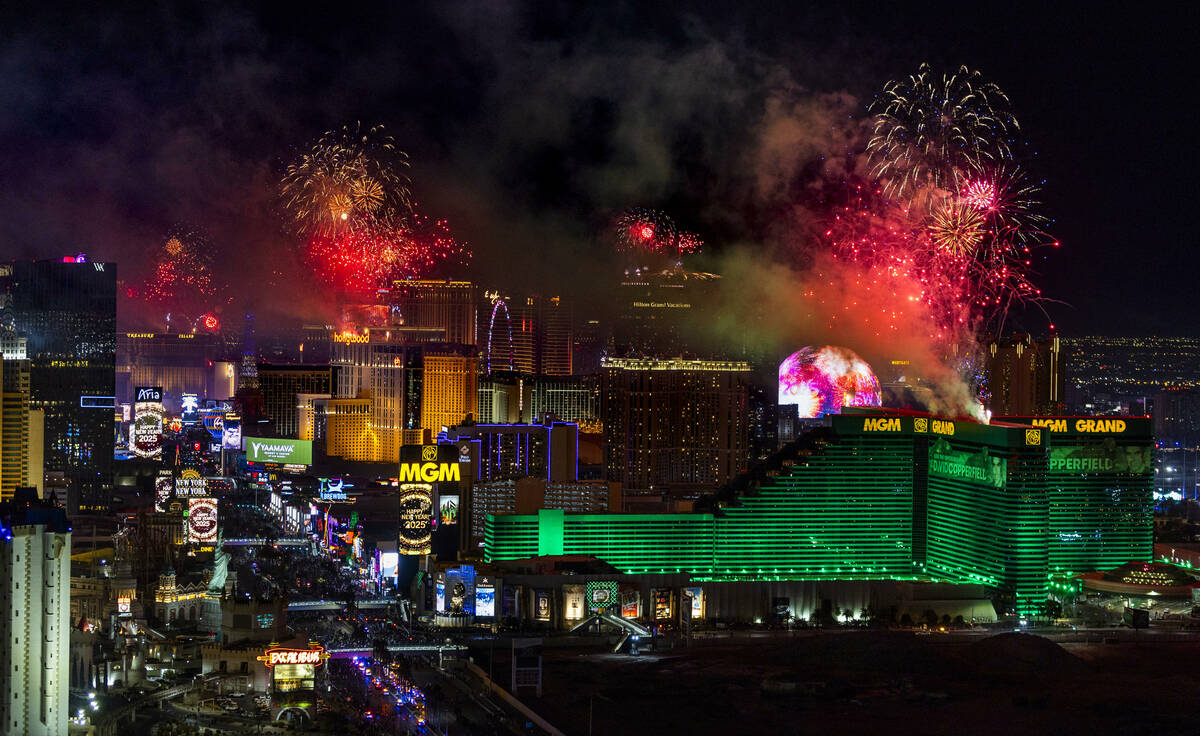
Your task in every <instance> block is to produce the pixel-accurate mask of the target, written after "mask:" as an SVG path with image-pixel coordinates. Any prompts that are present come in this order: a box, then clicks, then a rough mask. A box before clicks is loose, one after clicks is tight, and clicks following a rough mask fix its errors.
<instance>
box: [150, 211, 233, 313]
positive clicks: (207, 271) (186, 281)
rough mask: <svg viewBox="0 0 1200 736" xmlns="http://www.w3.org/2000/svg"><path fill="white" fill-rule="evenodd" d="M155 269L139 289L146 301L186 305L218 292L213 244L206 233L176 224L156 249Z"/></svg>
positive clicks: (184, 306)
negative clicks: (214, 275)
mask: <svg viewBox="0 0 1200 736" xmlns="http://www.w3.org/2000/svg"><path fill="white" fill-rule="evenodd" d="M153 264H154V267H153V271H152V272H151V274H150V277H149V279H147V281H146V282H145V284H144V285H143V287H142V288H141V289H140V290H136V291H137V293H139V294H140V295H141V296H142V297H144V298H145V299H146V301H148V302H151V303H153V304H156V305H160V306H165V307H167V308H168V309H170V308H174V309H186V308H188V307H191V306H195V305H196V303H197V302H205V301H206V300H209V299H211V298H212V297H213V296H215V295H216V293H217V288H216V284H215V282H214V279H213V273H212V245H211V243H209V242H208V239H207V238H205V237H204V235H203V234H201V233H199V232H196V231H193V230H188V229H186V228H176V229H174V230H172V231H171V232H170V233H169V234H168V235H167V237H166V238H165V239H164V240H163V243H162V245H161V246H160V247H159V248H158V250H157V251H156V252H155V253H154V256H153Z"/></svg>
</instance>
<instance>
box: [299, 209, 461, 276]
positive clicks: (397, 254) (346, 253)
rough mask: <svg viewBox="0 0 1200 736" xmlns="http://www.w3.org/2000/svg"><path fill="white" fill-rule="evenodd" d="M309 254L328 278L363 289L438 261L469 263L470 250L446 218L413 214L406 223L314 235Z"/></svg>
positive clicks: (421, 273) (423, 271) (320, 273)
mask: <svg viewBox="0 0 1200 736" xmlns="http://www.w3.org/2000/svg"><path fill="white" fill-rule="evenodd" d="M305 256H306V260H307V261H308V264H309V266H310V267H311V268H312V269H313V271H314V272H315V273H316V274H317V275H318V276H319V277H320V278H321V279H322V280H323V281H325V282H326V283H328V284H330V285H332V286H335V287H337V288H339V289H342V290H345V291H364V290H372V289H379V288H385V287H387V286H389V285H390V284H391V283H392V282H393V281H397V280H403V279H410V278H418V277H421V276H424V275H426V274H427V273H428V272H429V271H430V270H432V269H434V268H436V267H437V266H439V265H444V264H449V263H452V264H456V265H466V264H467V263H468V262H469V261H470V259H471V252H470V250H469V249H468V248H467V246H466V245H465V244H464V243H462V242H460V241H458V240H457V239H455V237H454V236H453V234H452V233H451V232H450V228H449V225H448V223H447V222H446V221H445V220H430V219H429V218H426V217H424V216H422V215H413V216H411V217H410V218H409V223H408V225H407V226H405V227H403V228H395V227H359V228H357V229H349V228H347V229H345V230H342V231H340V232H336V233H332V234H328V235H314V236H313V237H312V238H310V239H309V241H308V248H307V250H306V252H305Z"/></svg>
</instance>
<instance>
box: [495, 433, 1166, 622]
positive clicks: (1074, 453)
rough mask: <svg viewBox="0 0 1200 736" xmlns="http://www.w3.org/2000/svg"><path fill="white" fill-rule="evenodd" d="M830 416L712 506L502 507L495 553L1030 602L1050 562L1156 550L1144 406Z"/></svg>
mask: <svg viewBox="0 0 1200 736" xmlns="http://www.w3.org/2000/svg"><path fill="white" fill-rule="evenodd" d="M831 421H832V427H831V428H830V429H827V430H818V431H816V432H813V433H811V434H809V435H806V436H805V437H804V438H802V441H801V443H799V444H793V445H790V446H789V447H788V448H785V450H784V451H781V452H780V453H779V454H778V455H776V456H775V457H774V458H773V461H772V462H771V463H770V464H769V465H768V466H765V467H764V468H760V469H756V470H755V471H754V472H753V473H751V474H750V475H748V476H742V477H741V478H739V479H738V481H737V482H736V483H734V484H731V485H730V486H727V487H726V488H725V489H723V490H722V492H720V493H719V494H717V495H716V496H715V497H713V498H711V499H707V500H706V501H705V502H704V504H703V505H702V508H703V509H704V511H703V512H701V513H688V514H649V515H647V514H571V513H566V514H564V513H563V512H559V511H542V512H539V513H538V514H537V515H512V516H492V517H489V518H488V519H487V522H486V528H485V544H486V554H485V558H486V559H487V560H489V561H491V560H504V559H521V558H526V557H533V556H539V555H591V556H595V557H598V558H600V559H602V560H604V561H606V562H608V563H610V564H612V565H614V566H615V567H617V568H618V569H619V570H621V571H622V572H623V573H678V572H687V573H690V574H692V576H693V578H694V579H700V580H713V581H722V580H728V581H736V580H759V581H772V580H778V581H785V580H878V579H887V580H936V581H944V582H951V583H963V584H968V583H973V584H982V585H987V586H990V587H992V588H995V589H996V590H998V591H1000V593H1001V597H1002V607H1003V608H1004V609H1006V610H1013V611H1015V612H1017V613H1020V614H1028V613H1031V612H1032V611H1033V610H1034V608H1035V607H1036V605H1037V604H1038V603H1040V602H1041V601H1043V600H1045V599H1046V597H1047V595H1048V593H1049V587H1048V578H1049V576H1051V575H1052V574H1056V573H1059V574H1061V573H1066V572H1083V571H1087V570H1092V569H1096V568H1106V567H1111V566H1112V565H1113V564H1114V563H1116V564H1119V562H1127V561H1129V560H1149V559H1150V555H1152V553H1153V550H1152V539H1151V532H1152V529H1153V501H1152V499H1151V491H1152V487H1153V471H1152V463H1150V462H1149V457H1150V452H1151V449H1152V448H1153V443H1154V441H1153V437H1152V436H1151V434H1150V420H1148V419H1141V418H1123V419H1119V420H1117V419H1109V420H1099V419H1079V418H1066V417H1047V418H1038V419H1033V420H1019V421H1021V422H1024V423H1022V424H1017V423H1015V422H1014V423H1007V422H993V424H991V425H981V424H976V423H974V422H966V421H951V420H941V419H934V418H932V417H928V416H916V415H911V414H890V413H887V412H886V411H867V410H854V411H849V410H848V411H847V412H846V413H843V414H842V415H840V416H834V417H832V419H831ZM1030 422H1038V423H1042V422H1047V423H1046V424H1045V426H1034V425H1033V424H1032V423H1030Z"/></svg>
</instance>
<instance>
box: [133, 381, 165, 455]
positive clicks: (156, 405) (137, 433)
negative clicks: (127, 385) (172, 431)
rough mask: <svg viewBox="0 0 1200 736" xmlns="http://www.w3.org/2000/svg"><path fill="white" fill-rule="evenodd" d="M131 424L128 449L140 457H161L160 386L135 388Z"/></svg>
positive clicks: (161, 411) (161, 416)
mask: <svg viewBox="0 0 1200 736" xmlns="http://www.w3.org/2000/svg"><path fill="white" fill-rule="evenodd" d="M134 395H135V397H136V399H137V400H136V401H135V402H134V404H133V425H132V426H131V427H130V428H129V449H130V450H131V451H132V452H133V454H134V455H136V456H137V457H141V458H148V459H157V458H161V457H162V449H163V405H162V387H161V386H141V387H139V388H137V389H135V394H134Z"/></svg>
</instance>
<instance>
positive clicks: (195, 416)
mask: <svg viewBox="0 0 1200 736" xmlns="http://www.w3.org/2000/svg"><path fill="white" fill-rule="evenodd" d="M179 419H180V420H181V421H182V422H183V423H184V424H195V423H196V422H198V421H200V397H199V396H197V395H196V394H183V395H182V396H180V397H179Z"/></svg>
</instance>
